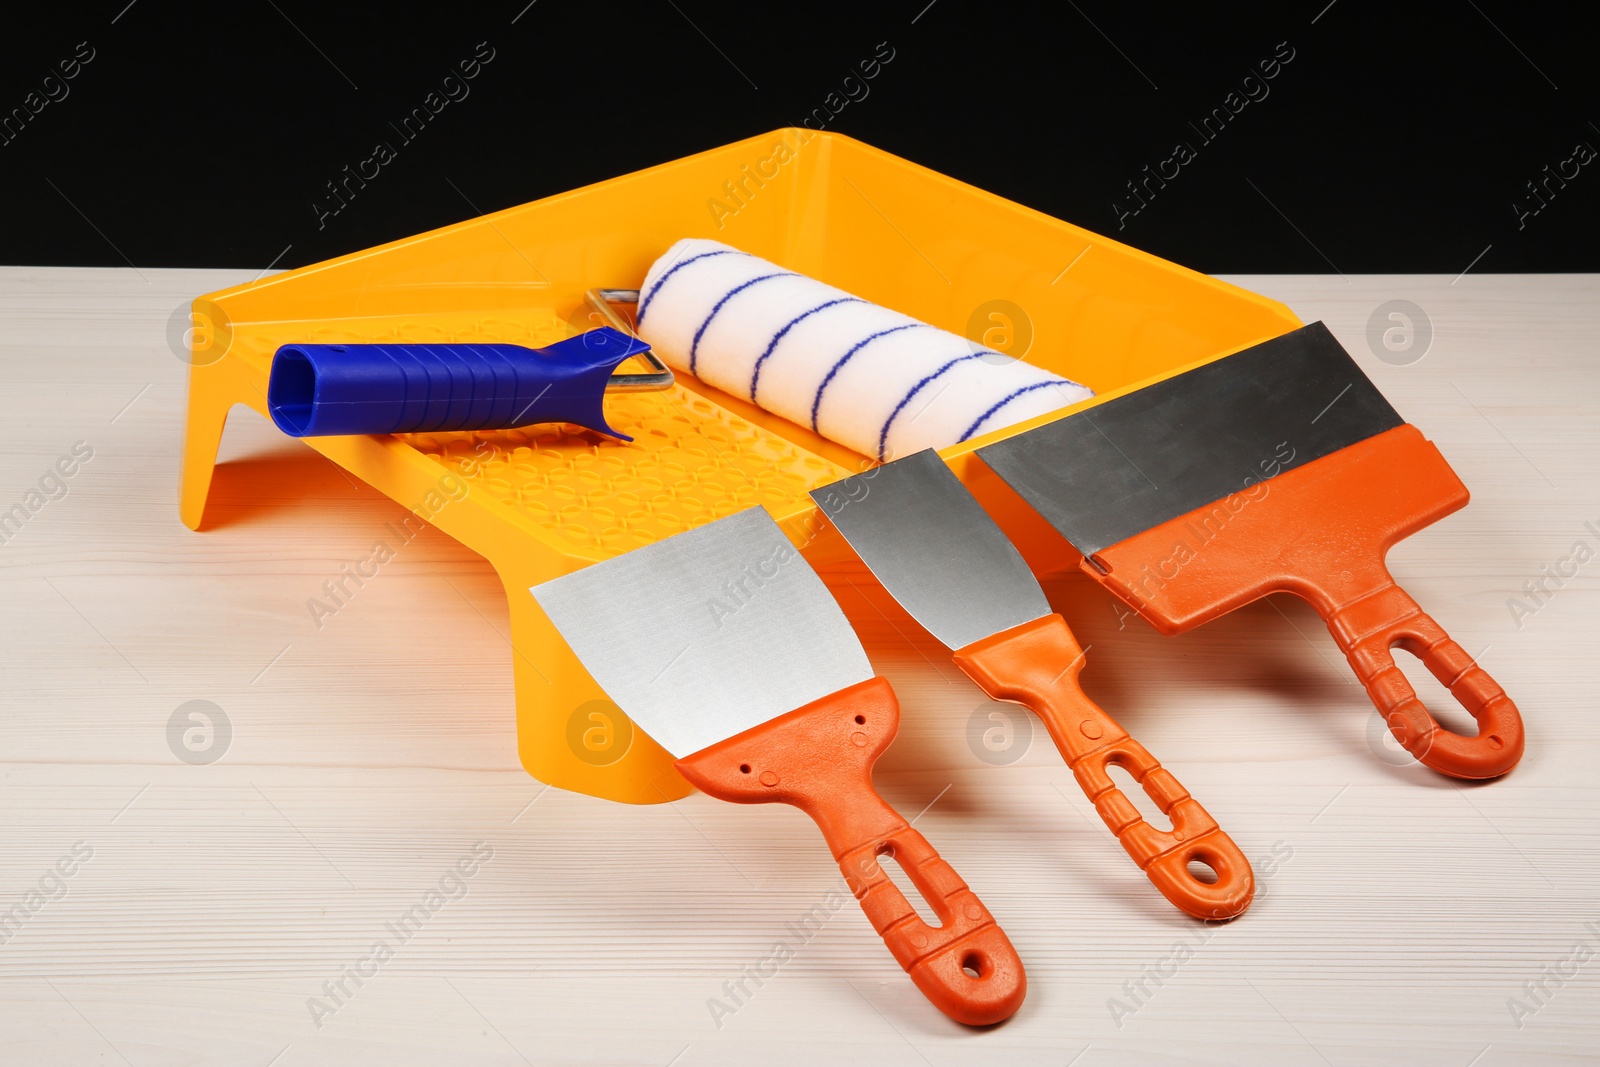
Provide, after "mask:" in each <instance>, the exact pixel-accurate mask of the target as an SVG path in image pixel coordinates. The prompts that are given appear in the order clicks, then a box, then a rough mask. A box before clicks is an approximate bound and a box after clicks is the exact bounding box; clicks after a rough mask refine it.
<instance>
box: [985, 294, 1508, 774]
mask: <svg viewBox="0 0 1600 1067" xmlns="http://www.w3.org/2000/svg"><path fill="white" fill-rule="evenodd" d="M978 455H979V456H981V457H982V458H983V460H984V462H985V463H987V464H988V465H989V466H990V467H992V468H994V470H995V471H996V472H997V473H998V474H999V475H1000V477H1001V478H1003V479H1005V481H1006V482H1008V483H1009V484H1010V485H1011V487H1012V488H1013V489H1015V490H1016V491H1017V492H1018V493H1020V494H1021V495H1022V496H1023V498H1024V499H1026V500H1027V501H1028V503H1029V504H1031V505H1032V506H1033V507H1034V508H1035V509H1037V510H1038V511H1039V513H1040V514H1042V515H1043V516H1044V517H1045V518H1046V519H1047V520H1049V522H1050V523H1051V525H1053V526H1054V527H1055V528H1056V529H1057V530H1059V531H1060V532H1061V533H1062V535H1063V536H1065V537H1066V538H1067V540H1069V541H1071V542H1072V544H1073V546H1074V547H1076V548H1077V549H1078V551H1080V552H1082V553H1083V555H1084V560H1083V563H1082V567H1083V569H1084V570H1085V571H1086V572H1088V574H1089V575H1090V576H1091V577H1093V578H1095V579H1096V580H1097V581H1099V582H1100V583H1101V584H1102V585H1104V586H1105V587H1106V588H1107V589H1109V590H1111V591H1112V592H1113V593H1115V594H1116V595H1117V596H1118V597H1120V598H1121V599H1122V600H1123V601H1125V602H1126V603H1127V604H1128V605H1129V606H1130V607H1132V608H1134V610H1136V611H1137V612H1138V613H1139V614H1140V615H1142V616H1143V617H1144V618H1145V619H1147V620H1149V622H1150V623H1151V624H1152V625H1154V626H1155V627H1156V629H1158V630H1160V631H1161V632H1162V633H1167V634H1174V633H1181V632H1182V631H1184V630H1188V629H1190V628H1191V627H1194V626H1197V625H1199V624H1200V623H1203V622H1207V621H1209V620H1211V619H1214V618H1216V617H1218V616H1219V615H1222V614H1224V613H1226V612H1229V611H1232V610H1233V609H1234V608H1237V607H1240V606H1242V605H1244V604H1248V603H1250V602H1251V601H1253V600H1256V599H1258V598H1260V597H1263V596H1266V595H1267V594H1268V593H1274V592H1287V593H1294V594H1295V595H1297V596H1300V597H1302V598H1304V599H1305V600H1307V601H1309V602H1310V603H1311V604H1312V606H1314V607H1315V608H1316V609H1317V611H1318V613H1320V614H1321V615H1322V617H1323V619H1324V621H1326V622H1327V624H1328V629H1329V631H1330V632H1331V633H1332V634H1333V639H1334V641H1336V642H1337V643H1338V645H1339V647H1340V649H1342V650H1343V651H1344V654H1345V657H1346V658H1347V659H1348V660H1349V661H1350V666H1351V667H1352V668H1354V670H1355V672H1356V675H1357V676H1358V677H1359V678H1360V679H1361V681H1362V683H1363V684H1365V686H1366V687H1367V692H1368V693H1369V694H1370V695H1371V697H1372V701H1373V703H1374V704H1375V705H1377V708H1378V710H1379V711H1380V712H1381V713H1382V714H1383V716H1384V718H1385V720H1386V721H1387V722H1388V724H1389V729H1390V730H1391V731H1393V733H1394V736H1395V738H1396V739H1397V740H1399V742H1400V743H1401V744H1402V745H1404V746H1405V747H1406V749H1407V750H1408V751H1409V752H1411V754H1412V755H1414V756H1416V757H1417V759H1418V760H1420V761H1421V762H1422V763H1424V764H1426V765H1427V766H1429V767H1432V768H1433V769H1434V770H1437V771H1441V772H1443V773H1445V774H1451V775H1455V776H1456V777H1458V778H1493V777H1494V776H1496V775H1499V774H1504V773H1505V772H1506V771H1508V770H1510V769H1511V768H1512V767H1513V766H1515V764H1516V762H1517V760H1518V759H1519V758H1521V756H1522V746H1523V735H1522V719H1521V716H1520V715H1519V714H1518V712H1517V708H1516V705H1515V704H1513V703H1512V702H1511V699H1510V698H1509V697H1507V696H1506V694H1505V692H1504V691H1503V690H1502V689H1501V688H1500V686H1499V685H1497V684H1496V683H1495V681H1494V679H1493V678H1491V677H1489V675H1488V673H1487V672H1486V671H1484V669H1483V668H1482V667H1479V666H1478V665H1477V663H1476V661H1475V660H1474V658H1473V657H1472V656H1469V655H1467V653H1466V652H1465V651H1464V650H1463V649H1462V648H1461V646H1460V645H1458V644H1456V642H1455V641H1453V640H1451V639H1450V635H1449V634H1447V633H1445V631H1444V629H1443V628H1442V627H1440V626H1439V624H1438V623H1436V622H1434V621H1433V620H1432V619H1431V618H1429V617H1428V616H1427V615H1426V614H1425V613H1424V612H1423V610H1422V608H1421V607H1420V606H1419V605H1418V604H1417V602H1416V601H1415V600H1413V599H1411V597H1410V596H1409V595H1408V594H1407V593H1406V592H1405V590H1403V589H1401V588H1400V587H1399V586H1398V585H1396V584H1395V581H1394V579H1393V578H1392V577H1391V576H1390V574H1389V571H1388V568H1387V567H1386V566H1385V565H1384V556H1385V555H1386V554H1387V552H1388V550H1389V548H1390V547H1391V546H1392V545H1393V544H1394V543H1395V542H1396V541H1398V540H1400V539H1401V538H1402V537H1407V536H1410V535H1411V534H1413V533H1415V532H1417V531H1418V530H1420V529H1422V528H1423V527H1424V526H1427V525H1428V524H1430V523H1433V522H1436V521H1438V520H1439V519H1441V518H1443V517H1444V516H1446V515H1448V514H1450V513H1451V512H1452V511H1455V510H1456V509H1458V508H1460V507H1462V506H1463V505H1465V504H1466V502H1467V489H1466V486H1464V485H1462V484H1461V480H1460V479H1459V478H1457V477H1456V475H1455V472H1454V471H1452V470H1451V469H1450V465H1449V464H1448V463H1446V462H1445V460H1444V457H1443V456H1441V455H1440V454H1439V450H1438V449H1437V448H1435V447H1434V445H1433V443H1432V442H1430V441H1428V440H1427V439H1426V438H1424V437H1423V436H1422V433H1421V431H1419V430H1418V429H1417V428H1416V427H1415V426H1411V425H1408V424H1407V423H1405V422H1404V421H1403V420H1402V419H1401V418H1400V416H1399V415H1398V414H1396V413H1395V410H1394V408H1392V407H1390V406H1389V402H1388V401H1387V400H1385V399H1384V398H1383V395H1382V394H1381V393H1379V392H1378V390H1377V387H1376V386H1374V385H1373V384H1372V382H1371V381H1369V380H1368V379H1367V376H1366V375H1365V374H1363V373H1362V372H1361V368H1360V367H1358V366H1357V365H1356V363H1355V361H1354V360H1353V359H1351V358H1350V355H1349V353H1347V352H1346V351H1345V350H1344V348H1343V347H1341V346H1340V344H1339V342H1338V341H1337V340H1335V339H1334V337H1333V335H1332V334H1331V333H1329V332H1328V328H1327V327H1326V326H1324V325H1323V324H1322V323H1320V322H1318V323H1313V324H1311V325H1310V326H1305V327H1302V328H1301V329H1298V330H1295V331H1294V332H1292V333H1288V334H1285V335H1283V336H1282V337H1276V338H1273V339H1272V340H1270V341H1265V342H1263V343H1261V344H1258V345H1255V346H1253V347H1251V348H1247V349H1244V350H1242V351H1240V352H1236V353H1234V354H1232V355H1229V356H1224V357H1223V358H1221V359H1218V360H1215V361H1213V362H1211V363H1207V364H1205V365H1203V366H1200V367H1196V368H1195V369H1194V370H1190V371H1186V372H1184V373H1183V374H1178V375H1174V376H1173V377H1171V378H1167V379H1164V380H1162V381H1159V382H1157V383H1155V384H1154V385H1150V386H1148V387H1146V388H1143V389H1139V390H1136V391H1134V392H1131V393H1127V394H1125V395H1123V396H1120V397H1116V398H1114V399H1111V400H1108V401H1106V402H1104V403H1101V404H1098V405H1096V406H1094V407H1091V408H1087V409H1085V410H1083V411H1081V412H1078V413H1076V414H1073V415H1069V416H1067V417H1066V418H1062V419H1058V420H1056V421H1055V422H1051V423H1046V424H1045V425H1043V426H1039V427H1037V428H1035V429H1033V430H1030V431H1028V432H1027V433H1023V434H1019V435H1017V436H1015V437H1012V438H1010V439H1009V440H1005V441H1001V442H999V443H997V444H993V445H989V446H987V447H985V448H980V449H979V450H978ZM1397 647H1398V648H1402V649H1404V650H1406V651H1407V652H1410V653H1411V654H1412V655H1414V656H1416V657H1418V658H1419V659H1421V660H1422V662H1423V663H1424V664H1425V665H1426V666H1427V668H1428V670H1429V671H1431V672H1432V674H1433V676H1434V677H1435V678H1437V679H1439V681H1440V682H1441V683H1443V684H1444V685H1446V686H1448V687H1449V689H1450V692H1451V693H1452V695H1454V696H1455V698H1456V699H1457V700H1458V701H1460V702H1461V705H1462V706H1463V707H1465V708H1466V709H1467V711H1468V712H1470V713H1471V714H1472V717H1473V718H1474V719H1476V720H1477V724H1478V734H1477V736H1476V737H1466V736H1463V735H1461V734H1455V733H1451V732H1449V731H1447V730H1445V729H1444V728H1443V727H1441V726H1440V725H1439V724H1438V722H1436V721H1435V720H1434V718H1433V716H1432V715H1431V714H1429V712H1428V709H1427V708H1425V707H1424V706H1423V705H1422V702H1421V701H1420V700H1418V699H1417V694H1416V691H1415V690H1414V689H1412V687H1411V683H1410V682H1408V681H1407V680H1406V677H1405V675H1404V674H1403V673H1402V672H1401V671H1400V669H1399V668H1398V667H1396V666H1395V662H1394V656H1393V653H1392V651H1391V650H1392V649H1394V648H1397Z"/></svg>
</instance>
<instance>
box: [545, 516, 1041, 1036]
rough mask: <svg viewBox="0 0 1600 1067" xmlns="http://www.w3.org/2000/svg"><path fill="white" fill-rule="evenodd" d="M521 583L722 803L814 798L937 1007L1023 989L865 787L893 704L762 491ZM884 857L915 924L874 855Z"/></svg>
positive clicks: (619, 697)
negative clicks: (727, 511) (919, 900)
mask: <svg viewBox="0 0 1600 1067" xmlns="http://www.w3.org/2000/svg"><path fill="white" fill-rule="evenodd" d="M532 592H533V596H534V598H535V599H536V600H537V601H538V602H539V605H540V606H541V607H542V608H544V610H545V613H546V614H547V615H549V616H550V620H551V621H552V622H553V623H554V624H555V626H556V629H558V630H559V631H561V635H562V636H563V637H565V638H566V640H567V643H568V644H569V645H571V646H572V650H573V652H575V653H576V654H577V656H578V658H579V659H580V660H581V661H582V662H583V664H584V666H585V667H587V668H588V670H589V673H591V674H592V675H594V679H595V681H597V682H599V683H600V686H601V688H603V689H604V690H605V691H606V692H607V693H608V694H609V695H610V696H611V699H613V700H615V701H616V702H617V704H618V706H619V707H621V708H622V710H623V711H624V712H625V713H626V714H627V715H628V716H629V717H630V718H632V719H633V721H634V722H635V723H636V724H637V725H638V726H639V727H640V728H642V729H643V730H645V731H646V732H647V733H649V734H650V736H652V737H654V738H655V739H656V740H657V741H658V742H660V743H661V745H662V746H663V747H665V748H666V749H667V751H669V752H671V753H672V755H673V756H674V757H676V759H677V764H676V766H677V768H678V770H679V771H680V772H682V774H683V776H684V777H685V778H687V779H689V781H690V782H692V783H693V784H694V785H696V786H698V787H699V788H700V789H701V790H703V791H704V792H706V793H708V794H710V795H711V796H714V797H717V798H719V799H721V800H728V801H732V802H734V803H736V804H761V803H767V802H771V801H778V802H781V803H785V804H792V805H794V806H795V807H797V808H799V809H800V810H802V811H804V812H805V813H806V814H807V815H809V816H811V818H812V819H813V820H815V821H816V824H817V826H818V827H819V828H821V830H822V835H823V837H824V838H826V839H827V842H828V847H829V848H830V849H831V850H832V851H833V856H834V859H836V860H837V861H838V863H839V869H840V870H841V871H842V872H843V873H844V876H845V880H846V882H847V884H848V885H849V886H850V889H851V891H852V892H853V893H854V894H855V896H856V899H857V900H858V901H860V903H861V909H862V911H864V912H866V914H867V918H868V919H870V920H871V921H872V925H873V928H874V929H876V930H877V931H878V933H879V935H881V936H882V938H883V940H884V943H885V944H886V945H888V947H889V951H890V952H891V953H893V954H894V957H895V959H896V960H898V961H899V963H900V966H901V967H903V968H904V969H905V970H906V972H907V973H908V974H910V976H911V979H912V981H914V982H915V983H916V984H917V987H918V988H919V989H921V990H922V992H923V994H924V995H925V996H926V997H927V998H928V999H929V1000H930V1001H932V1002H933V1004H934V1005H935V1006H936V1007H937V1008H939V1010H940V1011H943V1012H944V1013H945V1014H946V1015H949V1016H950V1017H951V1018H953V1019H956V1020H957V1021H959V1022H963V1023H968V1024H970V1025H974V1026H981V1025H987V1024H989V1023H995V1022H999V1021H1000V1020H1002V1019H1005V1018H1008V1017H1009V1016H1010V1015H1011V1014H1012V1013H1013V1012H1015V1011H1016V1010H1017V1008H1018V1007H1019V1006H1020V1005H1021V1004H1022V999H1023V997H1024V995H1025V994H1026V992H1027V978H1026V976H1025V975H1024V973H1023V970H1022V961H1021V960H1019V959H1018V958H1017V953H1016V950H1015V949H1014V948H1012V946H1011V942H1010V940H1009V939H1008V938H1007V937H1006V935H1005V933H1004V932H1003V931H1002V930H1001V929H1000V927H999V926H998V925H997V924H996V923H995V920H994V917H993V916H992V915H990V914H989V911H988V909H987V908H985V907H984V906H983V903H982V902H981V901H980V900H979V899H978V897H977V895H976V894H974V893H973V892H972V890H970V889H968V888H967V886H966V884H965V883H964V882H963V881H962V880H961V878H960V876H958V875H957V874H956V872H955V870H954V869H952V868H951V866H950V865H949V864H948V863H946V862H945V861H944V860H943V859H942V858H940V856H939V854H938V853H937V852H936V851H934V849H933V846H932V845H930V844H928V842H927V840H926V839H924V838H923V836H922V835H921V834H920V833H918V832H917V831H916V830H914V829H912V828H911V826H910V824H908V823H907V822H906V820H905V819H904V818H902V817H901V816H900V814H899V813H898V812H896V811H895V810H894V809H893V808H891V807H890V806H889V805H888V804H887V803H885V802H884V800H883V799H882V798H881V797H880V796H878V794H877V792H876V790H874V788H873V785H872V765H873V763H874V762H875V761H876V760H877V758H878V756H879V755H880V754H881V753H882V752H883V751H884V749H886V748H888V747H889V742H890V741H892V740H894V736H895V731H896V729H897V728H898V725H899V721H900V706H899V704H898V703H897V701H896V700H895V695H894V690H892V689H891V688H890V687H889V683H888V682H886V681H884V680H883V679H882V678H877V677H874V676H873V673H872V667H871V666H870V665H869V664H868V662H867V657H866V653H865V652H864V651H863V650H862V648H861V642H860V641H859V640H858V639H857V638H856V635H855V631H853V630H852V629H851V628H850V624H849V622H848V621H847V620H846V619H845V617H844V613H843V612H842V611H840V610H839V605H838V603H837V602H836V601H835V600H834V599H833V595H832V594H831V593H829V592H828V589H827V587H826V586H825V585H823V584H822V580H821V579H820V578H818V577H817V575H816V572H814V571H813V570H812V569H811V567H810V565H809V564H807V563H806V561H805V560H804V559H802V558H801V557H800V553H799V551H798V550H797V549H796V548H795V547H794V546H793V545H792V544H791V543H790V542H789V539H788V537H786V536H785V535H784V533H783V531H782V530H780V529H779V528H778V525H777V523H775V522H773V521H772V518H771V517H770V516H769V515H768V514H767V513H766V511H765V510H763V509H762V508H760V507H754V508H750V509H749V510H746V511H741V512H739V513H738V514H736V515H731V516H729V517H727V518H725V519H720V520H718V521H717V522H713V523H708V524H707V525H705V526H700V527H696V528H695V529H693V530H690V531H688V532H686V533H681V534H678V535H676V536H674V537H669V538H667V539H666V540H663V541H658V542H656V543H655V544H653V545H647V546H645V547H644V548H639V549H635V550H634V551H632V552H629V553H626V554H625V555H621V556H617V557H614V558H612V559H609V560H606V561H604V562H601V563H594V564H591V565H589V566H588V567H585V568H583V569H582V570H579V571H575V572H574V573H572V574H568V575H565V576H563V577H561V578H557V579H555V580H553V581H549V582H545V583H543V584H542V585H536V586H534V587H533V589H532ZM886 856H888V857H893V859H894V860H895V861H898V862H899V864H900V866H901V867H902V868H903V869H904V870H905V872H906V874H907V875H908V876H909V877H910V879H911V881H912V883H913V884H914V885H915V886H916V887H917V889H918V890H919V891H920V892H921V893H922V896H923V898H924V899H925V900H926V901H927V902H928V904H929V905H930V906H931V907H932V908H933V910H934V912H936V913H937V915H938V917H939V920H940V925H939V926H937V927H933V926H929V925H928V924H927V923H925V922H923V921H922V919H921V918H920V917H919V916H918V915H917V913H916V911H915V909H913V907H912V906H911V904H910V902H908V901H907V900H906V898H905V896H904V895H903V894H901V892H900V890H899V889H898V888H897V887H896V886H895V884H894V882H892V881H891V880H890V879H889V877H888V875H886V874H885V873H884V872H883V870H882V868H881V867H880V866H879V860H880V857H886Z"/></svg>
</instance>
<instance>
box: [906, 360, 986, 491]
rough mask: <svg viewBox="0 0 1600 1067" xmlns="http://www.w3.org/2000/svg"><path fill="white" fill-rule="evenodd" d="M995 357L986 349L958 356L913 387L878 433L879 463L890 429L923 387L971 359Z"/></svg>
mask: <svg viewBox="0 0 1600 1067" xmlns="http://www.w3.org/2000/svg"><path fill="white" fill-rule="evenodd" d="M994 355H999V353H998V352H991V351H990V350H988V349H984V350H983V351H982V352H968V353H967V354H966V355H964V356H957V357H956V358H955V359H952V360H951V361H950V362H948V363H946V364H945V365H944V366H942V367H940V368H939V369H938V370H936V371H934V372H933V373H932V374H930V375H928V376H927V377H926V378H924V379H922V381H920V382H918V383H917V384H916V385H913V386H912V387H911V391H910V392H909V393H907V394H906V395H905V396H903V397H901V398H900V403H898V404H896V405H895V406H894V410H893V411H891V412H889V417H888V418H887V419H884V420H883V429H882V430H880V431H878V462H879V463H882V462H883V446H884V444H885V443H886V442H887V441H888V440H889V427H891V426H893V425H894V420H895V419H896V418H897V417H898V416H899V415H900V412H901V411H902V410H903V409H904V408H905V406H906V405H907V404H909V403H911V398H912V397H914V396H916V395H917V394H918V393H920V392H922V388H923V386H925V385H927V384H928V383H929V382H931V381H933V380H934V379H935V378H938V377H940V376H941V375H943V374H944V372H945V371H947V370H949V369H950V368H951V367H954V366H955V365H956V364H957V363H965V362H966V361H967V360H969V359H978V358H980V357H982V356H994Z"/></svg>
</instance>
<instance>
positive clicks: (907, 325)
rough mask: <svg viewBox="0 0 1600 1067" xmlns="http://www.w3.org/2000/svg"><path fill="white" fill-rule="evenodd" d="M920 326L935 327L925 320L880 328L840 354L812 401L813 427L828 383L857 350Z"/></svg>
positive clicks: (814, 428) (815, 427)
mask: <svg viewBox="0 0 1600 1067" xmlns="http://www.w3.org/2000/svg"><path fill="white" fill-rule="evenodd" d="M918 326H921V327H922V328H923V329H925V330H931V329H933V328H934V327H932V326H929V325H928V324H927V323H925V322H907V323H902V324H901V325H899V326H891V327H889V328H888V329H887V330H879V331H878V332H877V333H875V334H872V335H871V336H869V337H866V338H863V339H862V340H860V341H857V342H856V344H855V346H854V347H853V348H851V349H850V351H848V352H846V353H845V354H844V355H842V356H840V357H839V362H837V363H835V364H834V365H833V366H832V367H830V368H829V369H828V374H827V376H826V377H825V378H823V379H822V384H821V385H819V386H817V395H816V397H815V398H813V399H812V401H811V428H812V429H813V430H816V429H817V411H818V409H819V408H821V407H822V394H823V391H824V390H826V389H827V388H828V383H829V382H832V381H833V377H834V375H836V374H838V373H839V371H840V369H841V368H842V367H843V366H844V365H845V364H846V363H849V362H850V360H851V359H853V358H854V357H855V354H856V353H857V352H859V351H861V350H862V349H863V348H865V347H867V346H868V345H870V344H871V343H872V342H874V341H876V340H877V339H878V338H880V337H887V336H889V335H890V334H891V333H899V332H900V331H901V330H910V329H915V328H916V327H918ZM817 432H819V433H820V432H821V431H817Z"/></svg>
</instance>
